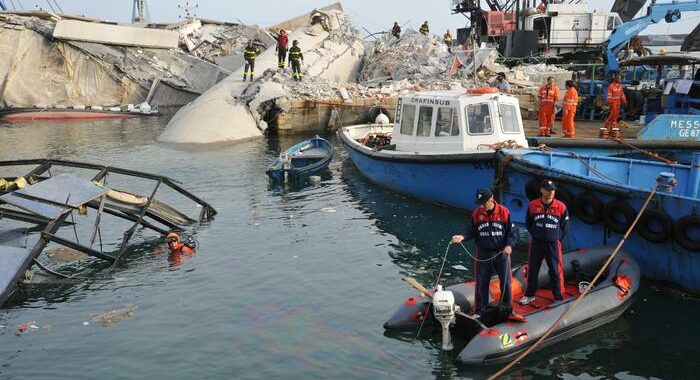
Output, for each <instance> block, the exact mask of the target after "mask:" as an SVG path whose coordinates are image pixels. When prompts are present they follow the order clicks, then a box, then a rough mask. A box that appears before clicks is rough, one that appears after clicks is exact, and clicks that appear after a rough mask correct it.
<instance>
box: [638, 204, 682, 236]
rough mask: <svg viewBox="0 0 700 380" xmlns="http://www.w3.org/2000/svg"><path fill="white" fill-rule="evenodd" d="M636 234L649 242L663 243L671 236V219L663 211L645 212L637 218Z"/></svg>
mask: <svg viewBox="0 0 700 380" xmlns="http://www.w3.org/2000/svg"><path fill="white" fill-rule="evenodd" d="M637 232H638V233H639V235H641V236H642V237H643V238H644V239H646V240H649V241H650V242H654V243H661V242H664V241H666V240H668V239H669V238H670V237H671V236H673V219H671V217H670V216H668V214H667V213H666V212H664V211H663V210H646V211H644V213H643V214H642V216H641V217H640V218H639V223H638V224H637Z"/></svg>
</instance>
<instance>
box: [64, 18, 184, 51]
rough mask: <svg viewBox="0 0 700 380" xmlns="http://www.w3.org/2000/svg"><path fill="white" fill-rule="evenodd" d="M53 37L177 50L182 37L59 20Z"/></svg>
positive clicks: (146, 30) (176, 34)
mask: <svg viewBox="0 0 700 380" xmlns="http://www.w3.org/2000/svg"><path fill="white" fill-rule="evenodd" d="M53 37H54V38H55V39H59V40H69V41H85V42H98V43H103V44H108V45H123V46H141V47H150V48H160V49H175V48H177V46H178V40H179V37H180V35H179V33H177V32H175V31H171V30H162V29H152V28H139V27H134V26H124V25H111V24H105V23H96V22H86V21H78V20H59V21H58V22H56V27H55V28H54V31H53Z"/></svg>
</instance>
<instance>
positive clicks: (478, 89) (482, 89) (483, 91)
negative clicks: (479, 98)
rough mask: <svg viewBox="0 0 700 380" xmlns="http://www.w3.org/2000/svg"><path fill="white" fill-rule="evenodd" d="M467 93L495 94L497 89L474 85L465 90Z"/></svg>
mask: <svg viewBox="0 0 700 380" xmlns="http://www.w3.org/2000/svg"><path fill="white" fill-rule="evenodd" d="M467 93H469V94H472V95H481V94H496V93H498V89H497V88H496V87H474V88H470V89H469V90H467Z"/></svg>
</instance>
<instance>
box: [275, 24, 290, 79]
mask: <svg viewBox="0 0 700 380" xmlns="http://www.w3.org/2000/svg"><path fill="white" fill-rule="evenodd" d="M287 45H289V36H287V32H285V31H284V29H280V34H279V35H278V36H277V47H276V48H275V49H276V50H277V68H278V69H281V70H284V63H285V62H284V60H285V59H286V58H287Z"/></svg>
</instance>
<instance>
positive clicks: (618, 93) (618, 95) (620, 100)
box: [605, 76, 627, 132]
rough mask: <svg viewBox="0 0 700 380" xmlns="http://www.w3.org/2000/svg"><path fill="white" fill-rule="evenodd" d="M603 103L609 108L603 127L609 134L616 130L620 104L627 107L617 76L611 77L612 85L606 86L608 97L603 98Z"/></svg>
mask: <svg viewBox="0 0 700 380" xmlns="http://www.w3.org/2000/svg"><path fill="white" fill-rule="evenodd" d="M605 101H606V102H607V103H608V106H609V107H610V113H609V114H608V119H607V120H605V126H606V127H608V132H610V131H612V129H613V128H617V120H618V119H619V118H620V104H624V105H625V107H626V106H627V98H626V97H625V91H624V89H623V87H622V85H621V84H620V80H619V79H618V78H617V76H614V77H612V83H610V85H609V86H608V96H607V97H606V98H605Z"/></svg>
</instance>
